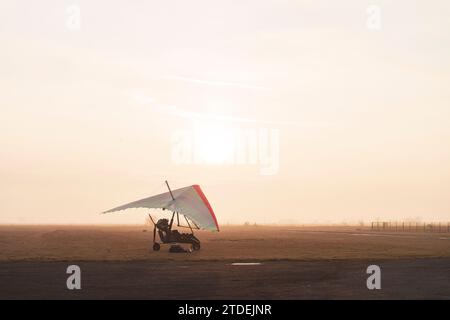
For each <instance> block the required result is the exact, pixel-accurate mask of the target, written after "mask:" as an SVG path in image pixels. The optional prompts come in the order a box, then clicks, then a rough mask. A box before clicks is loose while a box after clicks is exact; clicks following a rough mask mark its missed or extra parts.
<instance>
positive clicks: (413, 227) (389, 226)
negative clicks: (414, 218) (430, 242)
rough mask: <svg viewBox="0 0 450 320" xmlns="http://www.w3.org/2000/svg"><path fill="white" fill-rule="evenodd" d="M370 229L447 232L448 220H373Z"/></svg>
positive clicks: (449, 229)
mask: <svg viewBox="0 0 450 320" xmlns="http://www.w3.org/2000/svg"><path fill="white" fill-rule="evenodd" d="M370 229H371V230H374V231H397V232H398V231H402V232H405V231H407V232H441V233H442V232H449V233H450V222H446V223H443V222H432V223H423V222H422V223H419V222H404V221H402V222H398V221H394V222H393V221H373V222H371V227H370Z"/></svg>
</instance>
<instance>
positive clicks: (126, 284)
mask: <svg viewBox="0 0 450 320" xmlns="http://www.w3.org/2000/svg"><path fill="white" fill-rule="evenodd" d="M144 229H145V227H142V226H1V227H0V298H1V299H20V298H24V299H41V298H43V299H56V298H58V299H59V298H61V299H104V298H111V299H119V298H120V299H393V298H394V299H450V234H448V233H407V232H391V233H383V232H372V231H370V230H366V229H361V228H357V227H326V226H317V227H294V226H284V227H283V226H273V227H267V226H246V227H244V226H228V227H227V226H225V227H223V230H221V231H220V232H219V233H209V232H197V233H196V234H197V236H198V237H199V238H200V240H201V241H202V248H201V250H200V251H198V252H194V253H178V254H173V253H169V252H168V246H163V247H162V248H161V251H160V252H154V251H152V250H151V238H152V232H151V231H152V230H150V229H148V230H147V231H144ZM242 262H252V263H255V264H253V265H234V264H233V263H242ZM71 264H76V265H79V266H80V268H81V270H82V289H81V290H74V291H69V290H68V289H67V287H66V279H67V277H68V275H67V274H66V268H67V266H68V265H71ZM371 264H377V265H379V266H380V268H381V271H382V289H381V290H368V289H367V287H366V279H367V277H368V275H367V274H366V268H367V266H369V265H371Z"/></svg>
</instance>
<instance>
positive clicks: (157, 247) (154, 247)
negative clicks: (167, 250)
mask: <svg viewBox="0 0 450 320" xmlns="http://www.w3.org/2000/svg"><path fill="white" fill-rule="evenodd" d="M159 249H161V246H160V244H159V243H158V242H155V243H154V244H153V251H159Z"/></svg>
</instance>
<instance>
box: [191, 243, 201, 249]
mask: <svg viewBox="0 0 450 320" xmlns="http://www.w3.org/2000/svg"><path fill="white" fill-rule="evenodd" d="M192 249H194V250H195V251H198V250H200V243H197V242H196V243H193V244H192Z"/></svg>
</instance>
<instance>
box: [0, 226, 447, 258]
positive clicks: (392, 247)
mask: <svg viewBox="0 0 450 320" xmlns="http://www.w3.org/2000/svg"><path fill="white" fill-rule="evenodd" d="M144 230H147V231H145V232H144ZM196 235H197V236H198V237H199V238H200V240H201V241H202V248H201V250H200V251H198V252H194V253H191V254H173V253H169V252H168V246H162V248H161V251H159V252H153V251H152V250H151V239H152V229H151V228H147V229H146V228H145V227H143V226H1V227H0V261H23V260H31V261H70V260H77V261H130V260H155V261H166V260H183V261H185V260H211V261H212V260H220V261H222V260H225V261H239V260H258V261H259V260H266V261H267V260H334V259H399V258H426V257H450V234H446V233H406V232H391V233H383V232H372V231H370V230H361V229H360V228H358V227H327V226H322V227H320V226H317V227H293V226H284V227H282V226H224V227H223V228H222V230H221V231H220V232H218V233H211V232H204V231H200V232H197V233H196Z"/></svg>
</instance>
